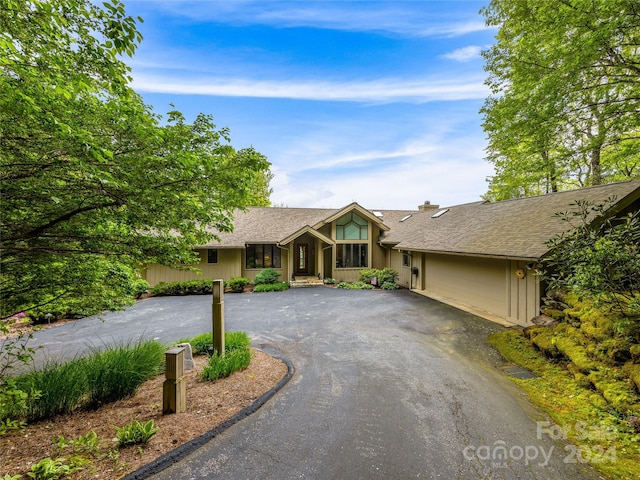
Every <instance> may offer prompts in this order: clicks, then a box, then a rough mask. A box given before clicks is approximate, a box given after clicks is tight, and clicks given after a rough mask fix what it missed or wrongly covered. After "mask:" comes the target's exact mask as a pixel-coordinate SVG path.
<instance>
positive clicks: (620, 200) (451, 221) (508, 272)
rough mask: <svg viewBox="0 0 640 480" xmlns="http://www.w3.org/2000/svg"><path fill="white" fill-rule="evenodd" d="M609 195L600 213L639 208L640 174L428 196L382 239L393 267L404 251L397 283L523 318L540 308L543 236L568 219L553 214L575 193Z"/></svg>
mask: <svg viewBox="0 0 640 480" xmlns="http://www.w3.org/2000/svg"><path fill="white" fill-rule="evenodd" d="M610 198H614V199H615V202H614V203H613V204H611V206H610V207H609V209H608V210H607V211H606V213H605V215H608V216H611V215H619V214H625V213H628V212H631V211H638V209H639V208H640V180H631V181H628V182H620V183H614V184H609V185H602V186H597V187H589V188H583V189H580V190H572V191H566V192H559V193H552V194H548V195H540V196H537V197H526V198H518V199H511V200H505V201H501V202H475V203H469V204H465V205H457V206H453V207H448V208H439V207H437V206H433V205H431V204H429V203H428V202H426V203H425V205H424V206H423V208H421V209H420V210H419V211H418V212H416V213H414V214H412V215H410V216H408V217H405V218H403V219H401V220H400V221H399V222H398V223H397V224H390V225H389V226H390V227H391V228H390V231H389V233H388V234H386V235H384V237H383V238H381V240H380V243H381V244H382V245H384V246H387V247H388V248H390V249H391V250H392V253H391V254H390V265H391V266H392V267H393V268H395V267H396V266H397V265H400V266H401V268H403V267H402V265H403V263H401V262H405V260H402V259H405V258H409V259H410V266H409V267H410V268H408V269H407V268H403V270H402V271H401V275H400V283H401V284H402V285H404V286H407V287H408V288H411V289H412V290H414V291H416V292H418V293H421V294H424V295H427V296H430V297H433V298H436V299H438V300H441V301H443V302H446V303H449V304H452V305H454V306H457V307H459V308H463V309H466V310H469V311H472V312H473V313H475V314H477V315H480V316H485V317H487V318H490V319H492V320H506V321H509V322H511V323H515V324H518V325H523V326H527V325H531V323H532V319H533V318H535V317H536V316H537V315H539V313H540V304H541V297H542V295H543V294H544V288H543V287H544V286H541V284H540V277H539V276H538V275H536V268H537V267H538V266H539V265H540V263H541V262H542V261H543V258H544V256H545V254H546V253H547V252H548V250H549V247H548V246H547V242H548V241H549V240H550V239H551V238H553V237H555V236H556V235H558V234H560V233H562V232H564V231H566V230H567V228H568V227H569V225H568V224H567V222H564V221H562V220H561V218H559V217H558V215H557V214H558V213H561V212H567V211H570V210H572V209H574V208H575V205H576V203H577V202H579V201H580V202H588V203H589V204H591V205H602V204H605V203H606V201H607V199H610ZM593 221H594V222H595V221H597V219H596V218H594V219H593ZM405 263H406V262H405Z"/></svg>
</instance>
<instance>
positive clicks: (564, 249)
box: [542, 199, 640, 317]
mask: <svg viewBox="0 0 640 480" xmlns="http://www.w3.org/2000/svg"><path fill="white" fill-rule="evenodd" d="M614 203H615V202H614V199H609V200H608V201H607V202H605V203H604V204H601V205H596V204H593V203H591V202H587V201H578V202H576V203H575V204H574V205H573V207H574V208H573V210H571V211H568V212H559V213H558V214H557V216H558V217H559V218H560V219H562V220H563V221H564V222H566V223H567V224H568V226H569V228H568V229H567V230H566V231H565V232H564V233H562V234H559V235H557V236H555V237H554V238H552V239H551V240H550V241H549V242H548V243H547V245H548V246H549V248H550V251H549V253H548V254H547V255H546V257H545V259H544V262H545V265H546V266H547V271H545V272H543V273H542V278H543V279H544V280H545V281H546V282H547V283H548V285H549V287H550V288H560V289H563V290H571V291H574V292H576V293H577V294H578V295H579V296H581V297H586V298H589V299H592V300H594V301H595V302H596V303H597V304H600V305H602V306H606V307H608V308H611V309H612V310H613V311H615V312H616V313H618V314H620V315H622V316H627V317H640V212H638V211H635V212H631V213H629V214H628V215H627V216H624V217H622V218H618V217H615V216H612V215H611V212H610V211H609V210H610V207H611V206H612V205H613V204H614Z"/></svg>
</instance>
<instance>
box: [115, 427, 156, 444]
mask: <svg viewBox="0 0 640 480" xmlns="http://www.w3.org/2000/svg"><path fill="white" fill-rule="evenodd" d="M115 428H116V438H117V439H118V446H119V447H126V446H129V445H140V444H143V443H147V442H148V441H149V440H150V439H151V437H153V436H154V435H155V434H156V432H157V431H158V427H156V426H155V424H154V422H153V420H149V421H148V422H145V423H142V422H140V421H139V420H135V421H133V422H131V423H130V424H128V425H125V426H124V427H115Z"/></svg>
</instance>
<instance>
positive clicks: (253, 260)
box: [246, 243, 281, 268]
mask: <svg viewBox="0 0 640 480" xmlns="http://www.w3.org/2000/svg"><path fill="white" fill-rule="evenodd" d="M246 264H247V268H280V266H281V254H280V249H279V248H278V247H277V246H276V245H274V244H264V245H263V244H260V243H256V244H251V245H247V262H246Z"/></svg>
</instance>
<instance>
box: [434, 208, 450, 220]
mask: <svg viewBox="0 0 640 480" xmlns="http://www.w3.org/2000/svg"><path fill="white" fill-rule="evenodd" d="M448 211H449V209H448V208H443V209H442V210H438V211H437V212H436V213H434V214H433V215H431V218H438V217H441V216H442V215H444V214H445V213H447V212H448Z"/></svg>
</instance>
